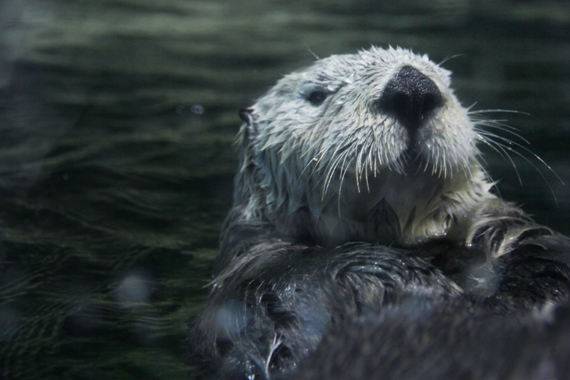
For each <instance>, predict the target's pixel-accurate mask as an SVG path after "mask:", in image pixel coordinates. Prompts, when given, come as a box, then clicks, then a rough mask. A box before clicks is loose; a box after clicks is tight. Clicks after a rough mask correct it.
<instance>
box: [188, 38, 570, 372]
mask: <svg viewBox="0 0 570 380" xmlns="http://www.w3.org/2000/svg"><path fill="white" fill-rule="evenodd" d="M402 67H413V68H414V69H416V70H418V71H419V72H421V73H422V74H423V75H425V76H427V77H428V78H429V79H430V80H431V81H432V83H433V85H435V86H436V87H437V89H438V91H439V92H440V93H441V98H442V102H441V105H439V103H438V106H437V107H434V110H433V111H431V112H429V113H427V114H426V115H425V118H424V119H422V121H421V126H419V125H418V126H416V127H417V128H416V127H414V128H410V127H409V126H408V125H402V119H401V118H398V117H395V116H394V114H392V113H390V112H384V111H385V108H382V107H381V106H379V104H380V103H381V101H382V96H383V91H384V90H385V88H387V87H389V86H390V84H389V83H390V81H391V80H392V79H393V78H394V77H395V76H397V75H398V73H399V72H401V70H402ZM449 85H450V80H449V72H448V71H446V70H444V69H442V68H440V67H439V66H437V65H435V64H433V63H432V62H431V61H429V60H428V58H427V57H426V56H418V55H415V54H413V53H411V52H410V51H408V50H403V49H388V50H382V49H378V48H372V49H370V50H366V51H362V52H360V53H358V54H353V55H342V56H332V57H330V58H327V59H324V60H320V61H317V62H316V63H315V64H314V65H313V66H311V67H310V68H308V69H306V70H304V71H301V72H299V73H293V74H290V75H288V76H286V77H285V78H283V79H282V80H280V81H279V82H278V83H277V84H276V86H275V87H273V88H272V89H271V90H269V92H268V93H267V94H266V95H264V96H263V97H262V98H260V99H259V100H258V101H257V102H256V103H255V105H254V106H253V107H251V108H249V109H245V110H242V112H241V117H242V118H243V119H244V121H245V124H244V125H243V126H242V128H241V130H240V134H239V137H238V145H239V148H240V152H241V157H240V167H239V170H238V174H237V175H236V180H235V193H234V206H233V208H232V210H231V211H230V213H229V215H228V218H227V219H226V222H225V225H224V228H223V231H222V236H221V250H220V254H219V256H218V259H217V264H216V269H215V274H216V277H215V279H214V281H213V283H212V295H211V298H210V301H209V303H208V305H207V307H206V309H205V310H204V311H203V312H202V313H201V314H200V315H199V316H198V317H197V318H196V320H195V321H193V323H192V329H191V335H190V338H189V341H190V344H191V346H192V352H193V356H192V357H193V358H203V359H204V360H206V361H207V362H208V361H209V362H212V363H215V367H216V368H217V369H218V373H219V375H220V376H221V377H229V378H246V377H249V378H254V377H255V378H256V379H258V378H271V379H277V378H288V377H290V376H291V374H292V373H294V371H295V370H296V368H297V366H298V365H299V363H300V362H301V361H302V360H303V358H305V357H306V356H307V355H308V354H309V353H310V352H312V351H314V350H315V349H317V346H318V345H319V342H320V341H321V338H322V337H323V336H329V337H330V338H329V340H328V342H329V343H326V342H327V340H326V339H325V340H324V342H323V347H325V348H322V347H321V348H319V349H317V352H321V353H322V352H325V355H324V357H325V359H323V357H321V358H319V356H317V357H315V361H317V362H322V361H323V360H324V361H325V362H322V363H323V365H322V367H323V368H328V367H327V363H326V352H327V350H329V348H326V347H330V345H331V344H332V345H333V346H334V345H335V343H334V342H335V337H337V336H342V333H339V331H340V332H342V331H345V330H346V329H347V328H348V329H349V332H348V333H347V334H349V335H351V332H350V331H352V327H351V326H355V325H354V324H355V323H356V324H358V323H360V322H359V321H360V320H361V318H365V319H366V320H368V321H371V322H369V323H365V324H364V326H365V328H363V329H359V328H355V329H354V331H355V333H354V336H353V338H354V340H353V341H354V342H358V341H359V340H362V339H364V338H366V336H367V334H366V333H362V331H371V332H372V331H375V330H377V329H383V328H384V327H383V326H393V325H394V321H392V320H390V319H389V318H388V319H386V318H387V317H385V316H384V315H385V313H384V310H395V311H394V312H393V313H395V315H397V314H398V313H401V312H402V310H404V309H403V305H406V304H409V303H408V302H409V300H412V301H410V302H412V303H417V301H416V300H422V301H421V302H427V304H429V305H431V306H429V307H430V308H431V309H433V310H435V311H433V313H435V314H437V313H440V312H441V313H444V314H445V315H446V318H448V319H450V320H453V321H458V322H457V323H458V325H461V326H463V324H462V323H464V322H465V321H468V320H469V319H470V318H471V316H470V315H469V314H468V313H464V312H459V310H462V308H463V307H462V306H453V307H447V306H446V307H440V305H447V304H448V301H450V300H453V302H452V303H451V305H458V304H459V305H466V304H469V305H470V306H469V307H468V308H471V309H474V310H477V313H479V314H481V315H488V316H489V318H490V320H491V322H490V323H495V322H494V321H495V319H494V318H495V317H496V318H498V319H500V320H501V321H502V322H497V324H498V325H501V323H502V324H505V325H510V324H511V323H514V324H517V323H519V322H517V321H519V320H524V323H523V324H525V326H526V325H529V326H531V327H529V328H530V329H533V328H535V329H536V331H538V330H540V326H539V325H540V324H541V323H542V322H540V321H535V322H536V323H535V322H533V321H534V320H533V319H532V312H533V310H535V309H537V308H541V307H543V305H544V304H545V303H547V302H564V300H565V299H566V298H567V296H568V288H569V287H570V270H569V267H568V264H569V263H570V259H569V254H568V252H569V251H570V242H569V240H568V239H567V238H566V237H563V236H561V235H558V234H556V233H555V232H553V231H551V230H550V229H548V228H546V227H543V226H540V225H537V224H536V223H535V222H534V221H533V220H532V219H531V218H529V217H528V216H527V215H526V214H525V213H524V212H523V211H522V210H520V209H519V208H517V207H515V206H513V205H511V204H509V203H506V202H504V201H502V200H500V199H499V198H497V197H496V196H495V195H493V194H492V193H491V192H490V188H491V187H492V183H491V182H490V181H489V180H487V177H486V174H485V171H484V169H483V168H482V167H481V165H480V164H479V151H478V150H477V147H476V145H477V143H478V142H481V141H483V142H486V140H484V139H485V137H484V134H481V133H478V132H477V130H478V127H477V126H475V125H474V123H473V122H472V121H471V120H470V118H469V114H468V112H467V110H466V109H464V108H463V107H462V106H461V105H460V103H459V102H458V101H457V99H456V98H455V96H454V95H453V92H452V90H451V89H450V87H449ZM315 94H317V96H315ZM323 98H324V100H323ZM315 99H317V100H315ZM434 305H435V306H434ZM491 316H492V317H491ZM383 321H387V322H383ZM410 323H412V324H413V323H414V322H413V321H411V322H410ZM430 323H431V322H428V324H427V326H429V328H434V329H436V330H438V331H439V330H442V329H445V328H446V326H445V325H439V324H434V323H431V324H430ZM521 323H522V322H521ZM378 326H380V327H378ZM394 326H395V325H394ZM517 326H518V325H517ZM468 328H470V327H468ZM517 328H518V327H517ZM474 329H475V328H474ZM388 330H390V328H388ZM491 330H492V329H491ZM491 330H489V331H491ZM327 331H329V333H327ZM359 331H360V332H359ZM339 334H340V335H339ZM537 334H539V332H537ZM420 335H421V334H420ZM467 336H468V338H466V339H469V334H467ZM418 339H419V338H418ZM348 341H350V339H348ZM330 342H332V343H330ZM374 342H375V341H374V340H373V339H372V340H371V344H376V343H374ZM406 342H408V341H406V340H404V341H403V343H402V345H404V346H405V344H407V343H406ZM473 342H474V343H473V344H474V345H475V346H476V345H477V344H478V343H477V340H474V341H473ZM408 343H409V345H410V346H409V347H410V348H413V347H414V345H415V342H414V341H413V340H410V341H409V342H408ZM327 344H329V346H327ZM357 344H358V343H356V345H357ZM438 344H439V345H444V344H445V345H446V346H453V345H454V344H459V343H458V342H448V341H446V340H445V339H442V340H441V341H437V340H436V341H435V343H434V347H431V349H432V350H435V351H437V350H438V349H440V348H441V347H438ZM386 345H387V346H386V347H389V344H388V343H386ZM483 346H484V345H483ZM394 347H398V348H396V350H397V351H401V352H399V355H404V356H405V355H407V352H408V350H407V348H406V347H399V346H394ZM336 348H337V349H340V350H341V351H342V347H336ZM330 350H331V352H333V351H334V349H333V348H330ZM422 352H423V351H422ZM457 352H458V357H465V358H466V360H467V361H468V362H467V364H466V366H467V367H469V366H470V365H477V363H476V361H475V359H473V363H470V362H469V360H470V359H469V355H468V352H466V351H463V352H462V351H461V346H458V348H457ZM461 352H462V353H461ZM316 355H318V354H316ZM350 355H351V354H347V358H348V361H350V360H351V359H354V358H352V357H351V356H350ZM418 355H420V356H421V354H418ZM462 355H463V356H462ZM363 357H366V355H363ZM475 357H476V356H475ZM426 358H428V356H427V355H426ZM418 360H419V359H418ZM370 361H371V362H373V361H372V360H370ZM328 364H330V363H328ZM402 365H403V364H402ZM309 367H310V364H309ZM305 368H307V367H305ZM379 368H381V369H382V368H383V367H381V366H380V367H379ZM396 368H397V367H396ZM513 368H514V367H513ZM517 368H518V367H517ZM345 370H346V369H345ZM382 370H385V369H382ZM304 371H306V372H305V373H309V372H310V371H309V370H307V369H305V370H304ZM347 373H348V372H347Z"/></svg>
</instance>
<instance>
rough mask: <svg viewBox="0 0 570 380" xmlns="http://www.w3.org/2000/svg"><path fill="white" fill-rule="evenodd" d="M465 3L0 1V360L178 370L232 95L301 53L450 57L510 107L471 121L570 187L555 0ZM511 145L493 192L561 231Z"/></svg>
mask: <svg viewBox="0 0 570 380" xmlns="http://www.w3.org/2000/svg"><path fill="white" fill-rule="evenodd" d="M473 3H474V2H468V1H461V0H458V1H452V0H438V1H434V2H429V4H428V3H426V2H423V1H420V0H406V1H403V2H377V1H364V2H352V1H346V0H345V1H341V0H337V1H332V2H329V1H326V2H325V1H314V2H306V1H291V2H287V3H286V4H283V3H281V2H277V1H266V2H263V3H261V2H256V1H245V0H240V1H221V0H219V1H211V0H209V1H205V0H203V1H187V0H174V1H168V2H167V1H162V2H157V1H151V0H105V1H98V2H67V1H63V0H42V1H40V0H31V1H26V2H21V1H16V0H8V1H4V2H2V3H1V4H0V33H1V35H0V135H1V136H2V137H1V138H0V147H1V149H0V205H1V207H0V214H1V217H0V223H1V227H2V228H1V230H0V237H1V244H0V260H1V267H0V342H1V344H0V358H1V359H0V360H1V361H2V362H1V364H0V368H1V371H2V374H3V375H4V376H5V377H6V378H46V377H72V378H148V377H154V378H187V377H188V376H191V374H192V369H191V368H187V366H186V365H185V364H184V360H183V357H184V330H185V324H186V321H187V319H188V318H189V317H190V316H191V315H192V314H194V313H195V312H196V311H197V310H199V308H200V305H201V304H202V302H203V301H204V299H205V297H206V296H207V289H206V288H205V286H206V285H207V283H208V281H209V279H210V277H209V271H210V264H211V259H212V257H213V255H215V252H216V246H217V236H218V232H219V228H220V224H221V222H222V220H223V218H224V215H225V212H226V211H227V210H228V208H229V205H230V202H231V194H232V189H231V187H232V176H233V172H234V169H235V166H236V159H235V153H234V151H233V148H232V141H233V136H234V135H235V133H236V131H237V127H238V125H239V119H238V118H237V110H238V109H239V108H241V107H243V106H246V105H249V104H251V103H252V102H253V101H254V99H255V97H256V96H259V95H260V94H261V93H263V92H264V91H265V90H266V89H267V88H268V87H269V86H270V85H271V84H272V83H274V82H275V80H277V79H278V78H279V77H280V76H281V75H282V74H284V73H286V72H289V71H291V70H293V69H295V68H298V67H300V66H303V65H307V64H309V63H310V62H311V61H312V60H314V56H313V55H317V56H320V57H325V56H328V55H330V54H334V53H349V52H354V51H355V50H357V49H359V48H366V47H368V46H369V45H370V44H376V45H381V46H387V45H388V44H391V45H401V46H405V47H410V48H413V49H414V50H415V51H416V52H426V53H429V54H430V57H432V59H434V60H435V61H443V60H446V59H448V60H447V61H446V62H445V63H444V66H445V67H447V68H449V69H451V70H452V71H454V73H455V75H454V87H455V88H456V90H457V92H458V95H459V97H460V99H462V101H463V103H464V104H465V105H471V104H475V103H476V102H477V103H476V104H475V105H474V107H473V109H506V110H520V111H524V112H526V113H528V114H526V113H498V114H489V115H488V117H490V118H498V119H509V121H508V124H510V125H514V126H517V127H518V128H519V129H520V130H521V134H523V135H524V136H525V137H526V138H527V139H528V140H529V141H531V142H532V145H531V146H530V148H531V150H532V151H533V152H536V153H537V154H539V155H540V156H541V157H543V158H544V159H545V161H546V162H548V163H549V164H550V165H551V166H552V167H553V169H554V170H555V171H556V172H557V173H558V175H559V176H560V177H561V178H562V180H564V181H565V182H567V183H570V166H569V165H568V164H569V160H570V157H569V156H568V154H567V153H566V149H567V148H566V146H567V144H566V141H568V137H569V135H570V111H569V110H570V107H568V105H569V102H570V97H569V93H570V92H569V91H570V90H569V89H570V72H569V67H570V51H569V46H568V44H567V42H566V36H567V35H568V33H569V32H570V7H569V6H568V5H567V3H565V2H557V1H551V2H538V1H535V2H532V1H527V2H524V3H523V4H522V5H521V4H519V3H518V2H514V1H508V0H501V1H490V0H488V1H480V2H477V3H476V5H475V4H473ZM535 3H536V4H535ZM456 55H458V56H456ZM497 133H505V132H504V131H503V132H501V131H498V132H497ZM509 138H513V137H512V136H511V137H509ZM514 139H516V138H514ZM518 141H519V142H521V143H523V145H524V142H522V141H520V140H518ZM518 151H519V152H523V151H522V150H521V149H520V148H518ZM523 155H524V156H525V157H527V158H528V159H529V161H530V163H529V162H527V161H526V160H525V159H524V158H521V157H518V156H517V155H516V154H512V155H511V157H512V159H513V161H514V163H515V164H516V167H517V169H516V170H515V169H513V168H512V167H511V163H510V162H509V160H508V159H506V158H504V157H500V156H499V155H498V154H497V153H493V152H490V154H489V155H488V156H487V158H486V161H487V164H488V166H489V168H490V173H491V175H492V176H493V178H496V179H499V178H500V179H502V181H501V183H500V185H499V189H500V191H501V194H502V196H503V198H505V199H509V200H514V201H517V202H519V203H522V204H524V205H525V209H526V210H527V211H529V212H530V213H532V214H534V215H536V218H537V220H538V221H540V222H542V223H545V224H548V225H551V226H553V227H555V228H556V229H558V230H559V231H561V232H564V233H567V234H568V233H570V220H569V219H568V218H566V217H565V215H568V213H569V212H570V190H569V189H568V187H564V186H562V184H561V182H560V181H558V180H557V179H556V178H555V177H554V176H553V175H552V174H551V173H549V171H548V169H547V168H545V167H544V166H542V164H541V163H540V162H539V161H538V160H537V159H535V158H533V156H532V155H530V154H528V153H523ZM533 165H534V166H537V167H538V169H537V168H534V167H533ZM539 171H540V172H541V173H543V174H544V176H545V177H546V179H545V180H542V179H541V178H540V175H539V174H538V172H539ZM517 173H518V174H520V176H521V178H522V182H523V186H522V187H521V186H520V184H519V183H518V179H517ZM551 189H552V192H551ZM552 193H554V196H553V195H552ZM556 202H557V203H558V206H557V205H556ZM561 216H562V217H561Z"/></svg>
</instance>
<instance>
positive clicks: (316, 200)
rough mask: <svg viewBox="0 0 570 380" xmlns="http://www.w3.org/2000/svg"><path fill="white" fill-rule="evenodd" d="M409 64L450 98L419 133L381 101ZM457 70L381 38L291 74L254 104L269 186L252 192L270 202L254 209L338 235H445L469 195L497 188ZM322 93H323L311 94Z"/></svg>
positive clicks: (330, 241)
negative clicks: (457, 88) (456, 89)
mask: <svg viewBox="0 0 570 380" xmlns="http://www.w3.org/2000/svg"><path fill="white" fill-rule="evenodd" d="M405 66H411V67H413V68H415V69H416V70H418V71H419V72H421V73H422V74H424V75H425V76H427V77H428V78H429V79H430V80H431V81H433V83H434V84H435V85H436V86H437V88H438V89H439V91H440V92H441V96H442V99H443V102H442V105H441V107H439V108H438V109H436V110H434V111H433V112H432V113H431V114H430V116H429V117H428V118H427V119H426V120H424V121H423V124H422V126H421V128H419V129H418V130H417V132H416V136H415V138H414V139H412V137H411V136H410V131H409V130H408V129H407V128H405V127H404V126H403V125H401V124H400V122H399V121H398V120H397V119H396V118H394V117H392V116H390V115H389V114H386V113H383V112H382V111H381V109H380V108H379V107H378V101H379V99H380V98H381V96H382V93H383V91H384V88H385V87H386V85H387V83H388V82H389V81H390V80H391V79H392V78H393V77H394V76H395V75H396V74H397V73H398V72H399V71H400V70H401V69H402V68H403V67H405ZM449 75H450V73H449V72H448V71H447V70H444V69H442V68H440V67H439V66H437V65H436V64H434V63H432V62H431V61H430V60H429V59H428V58H427V56H419V55H415V54H413V53H412V52H411V51H409V50H403V49H399V48H398V49H392V48H390V49H388V50H383V49H379V48H372V49H370V50H366V51H362V52H360V53H358V54H353V55H338V56H332V57H330V58H327V59H323V60H320V61H317V62H316V63H315V64H314V65H313V66H311V67H309V68H308V69H306V70H305V71H302V72H298V73H293V74H290V75H288V76H286V77H284V78H283V79H281V80H280V81H279V82H278V83H277V84H276V85H275V87H273V88H272V89H271V90H270V91H269V92H268V93H267V94H266V95H265V96H263V97H262V98H260V99H259V100H258V102H257V103H256V104H255V105H254V106H253V108H252V110H253V120H254V125H253V129H254V132H253V134H254V138H253V139H252V141H251V142H250V143H248V147H247V148H246V149H248V150H249V151H248V153H247V155H248V156H250V157H251V164H253V165H252V166H254V167H255V168H256V170H257V171H258V172H257V173H256V174H255V178H256V181H257V182H258V183H254V184H253V185H252V186H258V187H259V188H258V189H257V190H255V191H253V192H252V197H255V198H256V199H255V200H252V202H251V204H255V207H256V208H257V207H261V208H265V209H266V210H265V211H263V210H262V211H261V212H260V211H259V210H256V212H255V214H256V215H260V214H262V215H265V217H266V218H267V219H270V220H271V221H272V222H273V223H275V225H276V228H277V229H278V230H280V231H283V232H285V233H287V234H291V235H296V234H308V235H309V236H311V237H313V238H315V239H316V241H317V242H318V243H319V244H323V245H327V246H331V245H336V244H340V243H343V242H346V241H354V240H365V241H378V242H382V243H387V244H391V243H399V244H403V245H412V244H416V243H419V242H422V241H425V240H427V239H429V238H433V237H441V236H444V235H445V234H446V233H447V231H448V229H449V227H450V224H451V223H452V221H453V220H454V219H457V218H458V217H459V214H462V213H463V214H465V213H466V212H467V211H466V210H467V209H468V206H469V205H472V204H473V203H476V202H478V201H479V200H481V198H482V197H483V198H485V197H490V195H489V194H488V192H487V191H488V188H489V185H488V184H487V182H486V181H485V177H484V174H483V171H482V170H481V168H480V166H479V164H478V162H477V156H478V154H479V152H478V150H477V147H476V142H477V134H476V133H475V132H474V130H473V124H472V123H471V121H470V120H469V118H468V115H467V110H466V109H465V108H463V107H462V106H461V105H460V103H459V102H458V100H457V99H456V97H455V96H454V95H453V91H452V90H451V89H450V88H449V85H450V78H449ZM315 93H319V95H320V96H321V98H324V100H323V101H322V102H320V103H318V102H311V96H312V94H315ZM246 161H247V160H246ZM246 165H248V163H247V162H244V167H245V166H246ZM260 196H261V197H262V198H263V199H260V198H259V197H260ZM465 202H467V203H468V205H466V204H465ZM300 215H302V216H300ZM299 218H304V219H307V218H308V219H309V220H299ZM303 229H306V230H307V231H302V230H303Z"/></svg>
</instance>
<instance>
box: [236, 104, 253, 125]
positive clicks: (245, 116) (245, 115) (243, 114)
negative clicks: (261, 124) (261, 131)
mask: <svg viewBox="0 0 570 380" xmlns="http://www.w3.org/2000/svg"><path fill="white" fill-rule="evenodd" d="M252 113H253V108H242V109H240V110H239V112H238V115H239V118H240V119H242V120H243V121H245V122H246V123H247V124H248V125H252V124H253V116H252V115H251V114H252Z"/></svg>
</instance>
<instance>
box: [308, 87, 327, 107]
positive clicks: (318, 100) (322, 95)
mask: <svg viewBox="0 0 570 380" xmlns="http://www.w3.org/2000/svg"><path fill="white" fill-rule="evenodd" d="M327 96H328V94H327V93H326V92H324V91H313V92H311V93H310V94H309V96H308V97H307V100H308V101H309V103H311V104H312V105H313V106H315V107H317V106H320V105H321V104H323V102H324V101H325V99H326V98H327Z"/></svg>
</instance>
